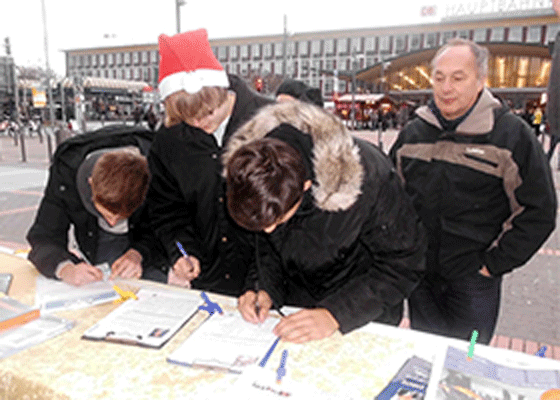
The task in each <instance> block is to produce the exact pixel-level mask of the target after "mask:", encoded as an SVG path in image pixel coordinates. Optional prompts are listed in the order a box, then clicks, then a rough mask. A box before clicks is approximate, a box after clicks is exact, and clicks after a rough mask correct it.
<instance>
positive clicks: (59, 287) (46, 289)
mask: <svg viewBox="0 0 560 400" xmlns="http://www.w3.org/2000/svg"><path fill="white" fill-rule="evenodd" d="M114 284H115V282H111V281H107V282H104V281H99V282H93V283H89V284H87V285H82V286H73V285H70V284H68V283H66V282H62V281H58V280H55V279H49V278H45V277H44V276H38V277H37V282H36V290H35V306H36V307H38V308H40V309H41V313H50V312H55V311H61V310H75V309H79V308H86V307H91V306H95V305H97V304H103V303H107V302H110V301H113V300H115V299H118V298H120V296H119V295H118V293H117V292H115V290H114V289H113V285H114Z"/></svg>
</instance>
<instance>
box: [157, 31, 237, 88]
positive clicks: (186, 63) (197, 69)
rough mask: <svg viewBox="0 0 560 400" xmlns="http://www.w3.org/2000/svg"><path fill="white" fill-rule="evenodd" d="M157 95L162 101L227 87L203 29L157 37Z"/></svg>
mask: <svg viewBox="0 0 560 400" xmlns="http://www.w3.org/2000/svg"><path fill="white" fill-rule="evenodd" d="M158 40H159V57H160V58H159V92H160V94H161V97H162V98H163V99H165V98H166V97H167V96H169V95H170V94H172V93H175V92H178V91H180V90H184V91H186V92H187V93H196V92H198V91H199V90H200V89H202V88H203V87H204V86H219V87H225V88H227V87H229V80H228V77H227V74H226V72H225V71H224V68H223V67H222V65H221V64H220V63H219V62H218V60H217V59H216V57H215V56H214V53H213V52H212V48H211V47H210V42H209V41H208V33H207V32H206V29H198V30H196V31H190V32H183V33H178V34H177V35H174V36H167V35H164V34H162V35H160V36H159V38H158Z"/></svg>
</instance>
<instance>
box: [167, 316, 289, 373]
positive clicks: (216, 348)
mask: <svg viewBox="0 0 560 400" xmlns="http://www.w3.org/2000/svg"><path fill="white" fill-rule="evenodd" d="M279 321H280V320H279V319H278V318H273V317H269V318H267V319H266V320H265V322H263V323H262V324H252V323H249V322H247V321H245V320H243V317H242V316H241V314H240V313H239V312H238V311H224V314H218V313H214V314H213V315H212V316H211V317H209V318H208V319H207V320H206V321H205V322H204V323H203V324H202V325H201V326H200V327H199V328H198V329H197V330H196V331H194V332H193V333H192V335H191V336H189V337H188V338H187V340H185V341H184V342H183V344H182V345H181V346H179V347H178V348H177V349H176V350H175V351H174V352H173V353H171V355H169V357H168V358H167V360H168V361H170V362H173V363H176V364H181V365H186V366H200V367H212V368H216V369H223V370H227V371H229V372H236V373H239V372H241V371H243V369H244V368H246V367H248V366H250V365H255V364H257V363H258V362H259V361H260V360H261V359H262V358H263V357H264V355H265V354H266V352H267V351H268V349H269V348H270V346H271V345H272V344H273V343H274V341H275V340H276V336H275V335H274V334H273V333H272V329H273V328H274V326H276V324H277V323H278V322H279Z"/></svg>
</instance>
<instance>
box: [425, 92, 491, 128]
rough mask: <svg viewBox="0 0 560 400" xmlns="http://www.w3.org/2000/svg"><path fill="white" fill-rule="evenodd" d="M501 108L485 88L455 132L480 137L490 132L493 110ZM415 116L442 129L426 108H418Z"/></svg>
mask: <svg viewBox="0 0 560 400" xmlns="http://www.w3.org/2000/svg"><path fill="white" fill-rule="evenodd" d="M501 106H502V104H501V103H500V101H499V100H498V99H496V98H495V97H494V96H493V95H492V93H490V91H489V90H488V88H486V87H485V88H484V89H482V94H481V95H480V98H479V99H478V101H477V102H476V104H475V106H474V108H473V110H472V112H471V113H470V114H469V115H468V116H467V118H465V120H464V121H462V122H461V123H460V124H459V125H458V126H457V129H456V130H455V132H456V133H459V134H465V135H482V134H486V133H488V132H490V131H491V130H492V128H493V127H494V109H495V108H500V107H501ZM416 114H417V115H418V116H419V117H420V118H422V119H423V120H424V121H426V122H427V123H429V124H431V125H434V126H436V127H438V128H439V129H443V128H442V126H441V124H440V123H439V121H438V119H437V118H436V116H435V115H434V113H433V112H432V110H430V108H429V107H428V106H422V107H420V108H418V110H416Z"/></svg>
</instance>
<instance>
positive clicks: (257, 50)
mask: <svg viewBox="0 0 560 400" xmlns="http://www.w3.org/2000/svg"><path fill="white" fill-rule="evenodd" d="M251 53H253V58H261V45H260V44H252V45H251Z"/></svg>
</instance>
